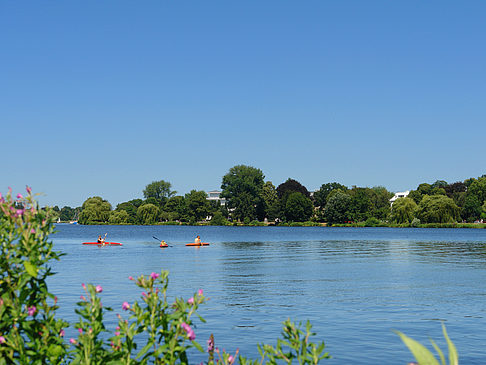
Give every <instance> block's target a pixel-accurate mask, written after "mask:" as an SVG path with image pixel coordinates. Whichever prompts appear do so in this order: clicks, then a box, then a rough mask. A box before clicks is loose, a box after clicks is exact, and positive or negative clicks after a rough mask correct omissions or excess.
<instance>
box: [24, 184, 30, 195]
mask: <svg viewBox="0 0 486 365" xmlns="http://www.w3.org/2000/svg"><path fill="white" fill-rule="evenodd" d="M25 190H26V191H27V193H28V194H30V193H32V189H31V188H30V186H29V185H26V186H25Z"/></svg>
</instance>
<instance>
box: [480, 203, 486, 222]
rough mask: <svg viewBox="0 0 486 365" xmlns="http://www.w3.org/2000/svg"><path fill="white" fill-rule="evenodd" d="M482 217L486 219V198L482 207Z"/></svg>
mask: <svg viewBox="0 0 486 365" xmlns="http://www.w3.org/2000/svg"><path fill="white" fill-rule="evenodd" d="M481 218H482V219H486V200H485V201H484V204H483V206H482V207H481Z"/></svg>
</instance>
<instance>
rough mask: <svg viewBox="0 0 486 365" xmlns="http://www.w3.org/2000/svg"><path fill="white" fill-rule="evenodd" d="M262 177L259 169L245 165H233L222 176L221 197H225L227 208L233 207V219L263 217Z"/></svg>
mask: <svg viewBox="0 0 486 365" xmlns="http://www.w3.org/2000/svg"><path fill="white" fill-rule="evenodd" d="M264 178H265V176H264V175H263V172H262V171H261V170H260V169H257V168H255V167H251V166H245V165H237V166H234V167H232V168H231V169H230V170H229V172H228V173H227V174H226V175H224V176H223V181H222V184H221V189H222V193H221V197H222V198H225V199H226V201H227V205H228V208H229V209H230V210H231V209H233V212H232V215H233V217H234V218H235V219H237V220H241V221H242V220H244V219H245V218H248V219H249V220H250V221H252V220H254V219H257V218H258V219H260V220H261V219H263V215H264V201H263V197H262V193H263V184H264Z"/></svg>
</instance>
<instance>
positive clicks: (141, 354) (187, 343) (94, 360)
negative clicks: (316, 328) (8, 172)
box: [0, 187, 330, 365]
mask: <svg viewBox="0 0 486 365" xmlns="http://www.w3.org/2000/svg"><path fill="white" fill-rule="evenodd" d="M27 193H28V195H27V197H25V198H24V197H23V196H22V195H21V194H18V195H17V199H14V198H13V197H12V193H11V191H9V193H8V194H7V195H6V196H5V197H3V196H1V195H0V208H1V212H0V248H1V257H2V260H1V262H0V268H1V272H0V289H1V297H0V365H3V364H45V363H52V364H62V363H71V364H149V363H150V364H177V363H180V364H188V363H190V361H189V359H188V350H189V349H197V350H199V351H201V352H204V349H203V347H202V346H201V345H200V344H199V343H198V342H196V341H195V339H196V333H195V332H194V329H193V328H194V325H195V324H194V322H193V317H194V316H196V317H198V318H199V321H201V322H203V323H204V322H205V321H204V319H203V318H202V317H201V316H199V315H198V314H197V313H196V311H197V309H198V307H199V305H201V304H203V303H204V302H205V301H206V298H205V297H204V295H203V291H202V290H199V291H198V292H197V293H195V294H194V295H193V296H192V297H190V298H188V299H187V300H185V299H183V298H176V299H175V301H174V302H172V303H170V302H169V300H168V298H167V296H166V292H167V286H168V272H167V271H162V272H161V274H158V273H151V274H150V275H149V276H144V275H141V276H139V277H138V278H137V279H134V278H132V277H130V278H129V279H130V280H133V281H134V282H135V284H136V285H137V286H138V287H140V288H141V289H142V290H143V293H142V296H141V299H140V301H135V302H133V303H128V302H123V304H122V305H121V307H122V310H124V311H126V313H128V318H123V317H122V316H120V315H119V316H118V326H117V327H116V329H115V331H114V332H111V331H110V330H108V329H107V328H106V327H105V324H104V316H105V315H106V313H107V312H110V311H111V310H112V309H111V308H108V307H105V306H103V305H102V302H101V298H100V294H101V293H102V292H103V288H102V287H101V286H99V285H97V286H94V285H91V284H88V285H84V284H82V286H83V288H84V290H85V294H84V295H82V296H81V300H80V302H78V303H77V306H78V307H77V309H76V313H77V314H78V316H79V320H78V321H77V323H75V324H74V327H75V328H76V329H77V332H78V336H77V338H71V339H70V340H69V342H70V344H71V345H69V344H68V342H67V341H66V340H65V339H64V336H65V329H66V328H67V327H68V326H69V324H68V323H67V322H66V321H63V320H62V319H58V318H56V316H55V313H56V310H57V309H58V306H57V298H56V297H55V296H54V295H53V294H52V293H50V292H49V291H48V288H47V282H46V279H47V277H48V276H50V275H53V273H52V271H51V269H50V267H49V265H48V264H49V261H51V260H59V258H60V257H61V254H59V253H57V252H54V251H53V243H52V242H51V241H49V239H48V237H49V234H51V233H52V232H53V223H52V219H51V218H50V217H49V210H45V209H44V210H42V209H39V207H38V204H37V202H36V201H35V200H34V198H33V196H32V194H31V189H30V188H29V187H27ZM311 328H312V327H311V325H310V323H309V322H307V324H306V325H305V330H303V329H302V328H301V325H300V324H299V325H295V324H294V323H292V322H291V321H290V320H287V321H286V322H284V327H283V332H282V335H283V339H279V340H278V341H277V345H276V346H271V345H267V344H262V345H259V347H258V349H259V353H260V359H258V360H251V359H247V358H245V357H243V356H241V355H238V350H236V353H235V354H233V355H232V354H230V353H227V352H225V351H224V350H223V351H220V350H219V349H218V348H217V347H215V344H214V337H213V335H211V337H210V339H209V341H208V347H207V353H208V360H207V362H206V363H207V364H233V363H235V362H236V360H237V359H238V362H239V363H240V364H263V363H265V364H276V363H277V362H279V363H287V364H291V363H293V362H294V361H295V362H297V363H299V364H317V363H319V361H320V360H322V359H325V358H329V357H330V356H329V354H328V353H325V352H324V348H325V345H324V342H320V343H314V342H312V341H311V337H312V336H314V335H315V334H314V333H312V332H311Z"/></svg>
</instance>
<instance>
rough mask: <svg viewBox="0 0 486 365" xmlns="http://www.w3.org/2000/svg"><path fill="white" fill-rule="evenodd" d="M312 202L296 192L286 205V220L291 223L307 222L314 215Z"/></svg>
mask: <svg viewBox="0 0 486 365" xmlns="http://www.w3.org/2000/svg"><path fill="white" fill-rule="evenodd" d="M312 211H313V205H312V201H311V200H310V199H309V198H308V197H306V196H304V194H302V193H300V192H298V191H294V192H291V193H290V194H289V195H288V197H287V202H286V203H285V218H286V219H287V221H289V222H305V221H307V220H309V218H310V216H311V215H312Z"/></svg>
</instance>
